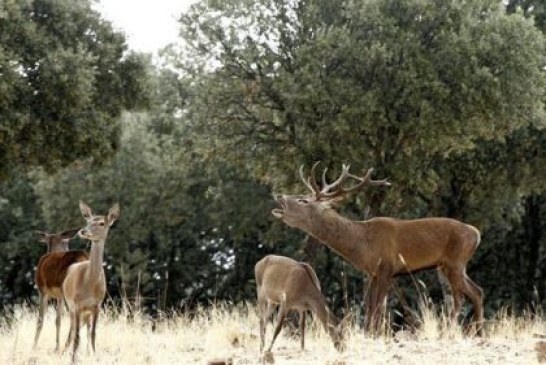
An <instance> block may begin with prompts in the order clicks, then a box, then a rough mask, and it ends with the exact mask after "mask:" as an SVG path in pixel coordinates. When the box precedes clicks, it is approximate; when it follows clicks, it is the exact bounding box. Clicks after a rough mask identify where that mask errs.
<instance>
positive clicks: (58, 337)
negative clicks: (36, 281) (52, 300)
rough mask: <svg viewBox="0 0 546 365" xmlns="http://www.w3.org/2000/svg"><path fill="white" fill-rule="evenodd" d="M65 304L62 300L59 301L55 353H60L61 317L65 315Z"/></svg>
mask: <svg viewBox="0 0 546 365" xmlns="http://www.w3.org/2000/svg"><path fill="white" fill-rule="evenodd" d="M63 302H64V300H63V299H62V298H59V299H57V307H56V309H57V317H56V318H55V327H56V328H57V333H56V335H55V352H57V351H59V341H60V336H61V317H62V315H63V305H64V304H63Z"/></svg>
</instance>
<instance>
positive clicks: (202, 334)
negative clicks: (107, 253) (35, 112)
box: [0, 306, 546, 365]
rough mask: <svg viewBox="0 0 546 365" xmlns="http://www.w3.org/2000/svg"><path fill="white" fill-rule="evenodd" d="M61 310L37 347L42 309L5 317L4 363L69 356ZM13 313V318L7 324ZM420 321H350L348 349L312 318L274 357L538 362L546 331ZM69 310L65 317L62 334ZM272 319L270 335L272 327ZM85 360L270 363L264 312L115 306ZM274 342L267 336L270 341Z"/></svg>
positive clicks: (509, 324)
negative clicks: (391, 329) (131, 311)
mask: <svg viewBox="0 0 546 365" xmlns="http://www.w3.org/2000/svg"><path fill="white" fill-rule="evenodd" d="M54 315H55V314H54V311H53V307H50V309H49V311H48V313H47V316H46V319H45V323H44V329H43V331H42V335H41V338H40V341H39V344H38V347H37V349H36V350H33V349H32V341H33V338H34V331H35V325H36V312H35V311H34V310H29V309H28V308H24V307H21V308H18V309H17V310H16V311H15V315H14V317H13V318H10V319H8V318H4V319H2V322H1V324H0V364H69V363H70V356H69V351H67V352H66V353H65V354H56V353H54V352H53V348H54V347H55V324H54ZM8 321H10V322H11V324H9V325H8ZM421 322H422V323H421V325H420V327H419V329H416V330H415V331H413V333H410V332H398V333H396V334H392V333H391V334H385V335H382V336H380V337H378V338H371V337H369V336H365V335H364V333H363V331H362V330H361V329H358V328H356V327H352V328H348V336H347V340H348V342H347V351H346V352H344V353H341V354H340V353H338V352H336V351H335V350H334V347H333V346H332V344H331V342H330V339H329V337H328V336H327V335H326V334H325V332H324V331H323V330H322V328H320V327H318V326H317V325H316V324H315V323H313V324H312V325H311V324H309V325H308V330H307V336H306V349H305V350H304V351H303V352H302V351H300V349H299V338H298V337H297V336H296V337H294V336H291V335H289V332H290V331H286V330H283V332H281V335H279V338H278V339H277V341H276V343H275V347H274V349H273V358H274V363H275V364H324V365H327V364H329V365H342V364H344V365H348V364H435V365H437V364H442V365H443V364H465V365H466V364H535V363H538V360H537V354H536V351H535V350H534V347H535V345H536V343H537V342H538V341H540V339H537V335H540V334H546V322H544V320H543V319H539V318H535V319H534V320H530V319H527V320H525V319H522V318H510V317H507V316H505V315H499V318H498V319H496V320H491V321H489V322H488V323H487V326H486V333H485V336H484V337H482V338H475V337H467V336H464V335H463V334H462V333H461V330H460V328H459V327H457V326H450V325H448V324H447V323H446V321H445V320H444V318H441V317H440V318H438V317H436V316H435V315H433V314H432V312H430V311H426V310H425V311H423V313H422V318H421ZM67 327H68V318H67V316H66V315H65V316H64V317H63V326H62V336H63V343H64V337H65V336H66V333H67ZM272 327H273V326H272V325H269V327H268V332H267V340H266V341H269V340H270V338H271V337H270V336H271V333H272V331H273V329H272ZM285 327H286V326H285ZM81 335H82V342H81V345H80V352H79V354H80V355H79V363H80V364H101V365H105V364H131V365H137V364H206V363H207V362H208V361H209V360H210V359H214V358H231V359H232V363H233V364H260V363H263V359H262V358H261V355H260V352H259V335H258V317H257V315H256V310H255V308H254V307H252V306H238V307H236V308H233V307H229V308H228V307H225V306H216V307H214V308H211V309H207V310H200V311H198V312H197V313H196V314H195V315H194V316H192V319H191V320H190V319H189V318H188V317H186V316H183V315H178V316H176V315H175V316H172V317H171V318H168V319H165V320H163V321H160V322H157V325H156V326H155V328H154V330H152V322H151V321H150V320H149V319H147V318H146V317H145V316H141V315H136V316H134V318H133V319H132V320H130V321H129V320H128V319H127V316H126V315H125V314H124V313H123V312H121V313H115V312H113V311H110V312H107V313H101V317H100V319H99V325H98V333H97V352H96V353H95V354H93V353H92V352H90V351H88V350H87V334H86V331H85V330H84V329H82V331H81ZM266 343H267V342H266Z"/></svg>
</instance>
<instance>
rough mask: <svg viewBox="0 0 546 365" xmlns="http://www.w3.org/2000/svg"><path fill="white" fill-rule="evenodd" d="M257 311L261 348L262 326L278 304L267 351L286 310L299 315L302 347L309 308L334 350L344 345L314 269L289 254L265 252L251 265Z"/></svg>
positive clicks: (339, 328) (336, 320)
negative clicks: (256, 297) (281, 254)
mask: <svg viewBox="0 0 546 365" xmlns="http://www.w3.org/2000/svg"><path fill="white" fill-rule="evenodd" d="M254 274H255V278H256V286H257V293H258V308H259V310H260V349H261V350H262V349H263V347H264V341H265V328H266V324H267V321H268V319H269V317H270V316H271V315H272V314H273V311H274V309H275V307H276V306H277V305H279V306H280V309H279V315H278V319H277V324H276V326H275V330H274V333H273V339H272V340H271V345H270V346H269V350H268V351H271V348H272V347H273V343H274V342H275V339H276V338H277V335H278V334H279V331H280V329H281V327H282V322H283V319H284V317H285V315H286V314H287V312H288V311H289V310H296V311H298V313H299V315H300V334H301V348H302V350H303V348H304V346H305V313H306V312H307V311H312V312H313V313H315V315H316V316H317V317H318V319H319V320H320V322H321V323H322V324H323V326H324V329H325V330H326V332H327V333H328V334H329V335H330V337H331V338H332V341H333V342H334V346H335V347H336V349H342V348H343V338H342V327H343V324H342V323H340V321H339V320H338V319H337V318H336V317H335V316H334V315H333V314H332V313H330V311H329V309H328V304H327V302H326V299H325V298H324V296H323V295H322V293H321V290H320V282H319V280H318V277H317V274H316V273H315V270H313V268H312V267H311V266H310V265H309V264H307V263H304V262H299V261H295V260H293V259H291V258H289V257H285V256H276V255H268V256H266V257H264V258H263V259H261V260H260V261H258V262H257V263H256V266H255V267H254Z"/></svg>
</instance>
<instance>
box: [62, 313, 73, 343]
mask: <svg viewBox="0 0 546 365" xmlns="http://www.w3.org/2000/svg"><path fill="white" fill-rule="evenodd" d="M69 314H70V329H69V330H68V337H67V338H66V342H65V344H64V350H63V352H64V351H66V350H67V349H68V346H70V343H71V342H72V338H73V337H74V315H75V314H74V312H73V311H70V312H69Z"/></svg>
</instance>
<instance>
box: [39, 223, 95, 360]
mask: <svg viewBox="0 0 546 365" xmlns="http://www.w3.org/2000/svg"><path fill="white" fill-rule="evenodd" d="M77 232H78V229H73V230H68V231H64V232H62V233H59V234H54V233H47V232H42V231H36V233H37V234H38V239H39V241H40V242H43V243H45V244H47V253H46V254H44V255H43V256H42V257H40V260H39V261H38V265H37V266H36V274H35V283H36V287H37V288H38V296H39V299H38V302H39V309H38V323H37V325H36V335H35V336H34V347H35V348H36V345H37V344H38V339H39V338H40V333H41V332H42V326H43V324H44V312H45V309H46V308H47V303H48V301H49V299H55V300H56V302H57V303H56V311H57V317H56V319H55V326H56V328H57V332H56V345H55V351H58V350H59V335H60V330H61V316H62V311H63V302H64V301H63V293H62V284H63V281H64V279H65V277H66V272H67V270H68V267H69V266H70V265H72V264H74V263H76V262H80V261H85V260H87V259H88V256H87V253H86V252H85V251H68V244H69V241H70V240H71V239H72V238H73V237H74V236H76V233H77Z"/></svg>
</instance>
